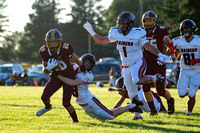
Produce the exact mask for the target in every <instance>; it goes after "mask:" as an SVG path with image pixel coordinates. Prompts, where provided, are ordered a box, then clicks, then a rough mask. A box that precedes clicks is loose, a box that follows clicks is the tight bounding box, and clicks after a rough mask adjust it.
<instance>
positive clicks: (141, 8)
mask: <svg viewBox="0 0 200 133" xmlns="http://www.w3.org/2000/svg"><path fill="white" fill-rule="evenodd" d="M143 12H144V11H143V0H140V18H142V15H143ZM140 26H141V27H142V21H140Z"/></svg>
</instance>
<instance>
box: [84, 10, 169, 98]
mask: <svg viewBox="0 0 200 133" xmlns="http://www.w3.org/2000/svg"><path fill="white" fill-rule="evenodd" d="M134 21H135V16H134V15H133V14H132V13H130V12H128V11H126V12H123V13H121V14H120V15H119V17H118V19H117V26H116V27H112V28H111V29H110V32H109V36H107V37H101V36H99V35H98V34H96V33H95V32H94V30H93V27H92V25H91V24H90V23H89V22H86V23H85V24H84V25H83V27H84V28H85V29H86V30H87V31H88V32H89V33H90V34H91V36H92V38H93V39H94V40H95V41H96V42H97V43H99V44H107V43H112V42H116V43H117V50H118V51H119V53H120V57H121V60H122V68H123V75H124V81H125V85H126V87H127V90H128V94H129V97H130V98H131V99H132V98H134V97H137V85H142V84H146V83H149V82H153V81H156V80H157V76H150V75H144V73H145V70H146V63H145V60H144V59H143V54H142V47H144V48H145V49H148V50H149V51H150V52H152V53H153V54H155V55H157V56H158V57H160V58H159V59H161V60H162V62H165V61H166V60H170V57H169V56H166V55H163V54H162V53H160V51H159V50H158V49H156V48H155V47H153V46H152V45H151V44H149V43H148V42H147V40H146V31H145V30H144V29H141V28H133V26H134Z"/></svg>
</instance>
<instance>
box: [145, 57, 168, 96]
mask: <svg viewBox="0 0 200 133" xmlns="http://www.w3.org/2000/svg"><path fill="white" fill-rule="evenodd" d="M156 73H160V74H161V75H162V76H164V77H166V65H158V64H157V63H156V62H151V63H150V62H148V61H147V70H146V73H145V75H155V74H156ZM154 84H155V88H156V91H157V93H158V95H159V96H164V95H165V93H166V90H165V84H164V83H160V82H155V83H154ZM151 85H152V84H151V83H149V84H145V85H143V87H142V88H143V91H144V92H148V91H150V89H151Z"/></svg>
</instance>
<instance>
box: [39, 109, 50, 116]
mask: <svg viewBox="0 0 200 133" xmlns="http://www.w3.org/2000/svg"><path fill="white" fill-rule="evenodd" d="M51 109H52V107H51V108H50V109H46V108H42V109H40V110H38V112H37V113H36V116H41V115H43V114H44V113H46V112H48V111H50V110H51Z"/></svg>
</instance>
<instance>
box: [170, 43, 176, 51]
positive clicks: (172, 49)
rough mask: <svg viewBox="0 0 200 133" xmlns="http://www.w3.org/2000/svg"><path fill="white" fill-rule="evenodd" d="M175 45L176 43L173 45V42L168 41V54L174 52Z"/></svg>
mask: <svg viewBox="0 0 200 133" xmlns="http://www.w3.org/2000/svg"><path fill="white" fill-rule="evenodd" d="M176 47H177V45H176V46H174V45H173V42H171V43H170V45H169V52H170V54H173V53H174V51H175V49H176Z"/></svg>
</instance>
